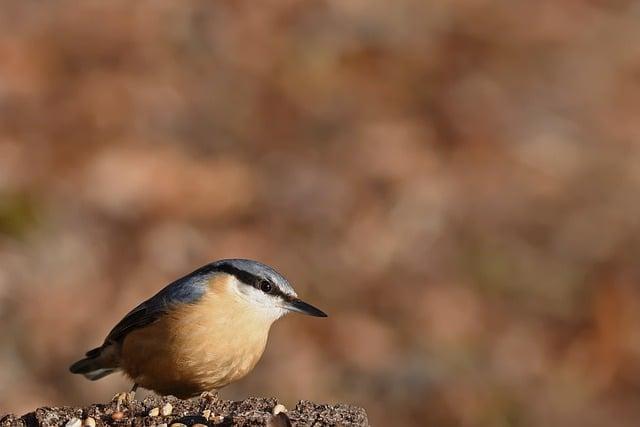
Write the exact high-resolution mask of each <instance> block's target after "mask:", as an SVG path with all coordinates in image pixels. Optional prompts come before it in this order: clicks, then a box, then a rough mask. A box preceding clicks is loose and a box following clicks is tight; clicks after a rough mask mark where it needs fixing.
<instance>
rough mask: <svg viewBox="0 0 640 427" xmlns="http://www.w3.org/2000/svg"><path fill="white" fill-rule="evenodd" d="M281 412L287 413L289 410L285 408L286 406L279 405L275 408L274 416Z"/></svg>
mask: <svg viewBox="0 0 640 427" xmlns="http://www.w3.org/2000/svg"><path fill="white" fill-rule="evenodd" d="M280 412H287V408H285V407H284V405H281V404H280V403H278V404H277V405H276V406H275V407H274V408H273V415H278V414H279V413H280Z"/></svg>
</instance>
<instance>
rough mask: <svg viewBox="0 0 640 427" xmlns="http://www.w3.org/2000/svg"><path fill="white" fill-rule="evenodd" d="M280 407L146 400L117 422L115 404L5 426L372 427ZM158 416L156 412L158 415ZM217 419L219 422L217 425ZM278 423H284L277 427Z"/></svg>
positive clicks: (314, 408)
mask: <svg viewBox="0 0 640 427" xmlns="http://www.w3.org/2000/svg"><path fill="white" fill-rule="evenodd" d="M167 404H170V405H171V407H172V411H171V414H170V415H166V416H162V415H161V416H155V417H150V416H149V415H148V414H149V412H150V411H151V410H152V409H154V408H162V407H166V405H167ZM277 405H278V402H277V400H276V399H273V398H270V399H267V398H255V397H252V398H248V399H246V400H243V401H229V400H222V399H210V398H198V399H191V400H180V399H176V398H173V397H164V398H159V397H148V398H146V399H145V400H143V401H139V400H136V401H134V402H132V403H131V405H129V406H126V405H125V406H122V407H121V408H120V412H121V413H122V416H120V414H118V416H116V417H114V416H113V414H114V413H117V412H118V411H117V410H116V409H117V408H116V402H110V403H107V404H94V405H91V406H89V407H86V408H71V407H60V408H48V407H44V408H38V409H36V410H35V411H33V412H30V413H28V414H25V415H23V416H21V417H17V416H15V415H12V414H9V415H5V416H2V417H0V427H5V426H6V427H8V426H25V427H27V426H28V427H31V426H37V425H40V426H43V427H50V426H60V425H65V424H67V423H68V422H69V421H71V420H74V419H77V420H81V419H86V418H88V417H91V418H92V419H94V420H95V421H96V423H97V425H118V426H121V425H132V426H150V425H154V424H155V425H160V424H165V425H172V424H175V423H180V424H184V425H186V426H193V425H194V424H204V425H213V424H219V425H223V426H267V425H288V424H287V422H290V423H291V425H293V426H368V425H369V422H368V420H367V414H366V412H365V410H364V409H362V408H358V407H355V406H350V405H344V404H339V405H325V404H318V403H313V402H309V401H304V400H303V401H300V402H299V403H298V404H297V405H296V406H295V408H293V409H289V410H288V411H287V412H286V413H285V412H281V413H280V414H279V416H280V418H278V419H277V420H275V419H274V415H273V412H274V408H275V407H276V406H277ZM154 412H155V411H154ZM213 420H215V421H216V422H215V423H214V422H213ZM277 423H279V424H277Z"/></svg>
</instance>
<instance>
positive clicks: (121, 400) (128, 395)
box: [112, 391, 136, 412]
mask: <svg viewBox="0 0 640 427" xmlns="http://www.w3.org/2000/svg"><path fill="white" fill-rule="evenodd" d="M135 398H136V392H135V391H129V392H126V391H125V392H122V393H118V394H116V395H115V396H113V399H112V401H115V402H116V411H117V412H120V410H121V406H122V405H123V404H124V405H126V406H128V407H130V406H131V404H132V403H133V401H134V400H135Z"/></svg>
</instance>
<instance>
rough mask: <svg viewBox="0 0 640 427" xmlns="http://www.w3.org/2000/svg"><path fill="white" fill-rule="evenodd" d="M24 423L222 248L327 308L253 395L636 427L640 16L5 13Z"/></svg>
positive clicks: (396, 10) (3, 221)
mask: <svg viewBox="0 0 640 427" xmlns="http://www.w3.org/2000/svg"><path fill="white" fill-rule="evenodd" d="M0 8H1V11H0V412H3V413H6V412H15V413H18V414H20V413H23V412H26V411H28V410H31V409H33V408H35V407H37V406H42V405H60V404H68V405H75V404H86V403H89V402H96V401H105V400H107V399H110V398H111V397H112V395H113V394H114V393H116V392H117V391H122V390H124V389H125V388H127V387H128V386H129V384H128V383H127V382H126V381H125V380H124V379H122V378H121V377H118V376H112V377H109V378H108V379H105V380H103V381H99V382H95V383H90V382H88V381H86V380H84V379H82V378H80V377H77V376H72V375H70V374H69V373H68V372H67V366H68V365H69V364H70V363H71V362H73V361H74V360H75V359H77V358H78V357H79V356H80V355H82V353H83V352H84V351H85V350H87V349H89V348H92V347H94V346H96V345H97V344H99V343H100V342H101V340H102V339H103V337H104V336H105V334H106V333H107V332H108V330H109V329H110V328H111V326H112V325H113V324H114V323H115V322H116V321H117V320H119V319H120V318H121V317H122V316H123V314H125V313H126V312H127V311H128V310H129V309H130V308H132V307H133V306H134V305H136V304H137V303H138V302H139V301H140V300H142V299H144V298H146V297H148V296H149V295H151V294H152V293H154V292H155V291H156V290H157V289H159V288H160V287H162V286H164V285H165V284H166V283H168V282H170V281H171V280H173V279H175V278H177V277H179V276H181V275H183V274H185V273H187V272H189V271H191V270H193V269H195V268H196V267H198V266H200V265H201V264H204V263H206V262H208V261H211V260H214V259H218V258H223V257H249V258H256V259H259V260H262V261H264V262H267V263H269V264H272V265H274V266H276V267H277V268H278V269H279V270H281V271H282V272H284V273H285V275H286V276H287V277H288V278H289V279H290V280H291V281H292V282H293V283H294V284H295V285H296V287H297V289H298V291H299V293H300V294H301V295H304V297H305V298H307V299H308V300H309V301H311V302H313V303H314V304H316V305H318V306H319V307H321V308H322V309H324V310H326V311H327V312H328V313H330V317H329V318H328V319H324V320H318V319H312V318H304V317H301V316H289V317H287V318H286V319H284V320H281V321H279V322H278V324H276V326H275V328H274V329H273V330H272V334H271V339H270V343H269V346H268V348H267V351H266V353H265V356H264V358H263V360H262V361H261V362H260V364H259V365H258V367H257V368H256V370H255V371H254V372H253V373H252V374H251V375H250V376H248V377H247V378H246V379H244V380H243V381H241V382H239V383H237V384H235V385H233V386H230V387H229V388H227V389H224V390H223V391H222V396H223V397H227V398H243V397H246V396H249V395H267V396H270V395H272V396H277V397H278V398H280V399H281V400H282V401H283V402H284V403H285V404H287V405H288V406H293V405H294V404H295V402H296V401H297V400H298V399H303V398H304V399H314V400H318V401H326V402H350V403H354V404H357V405H362V406H364V407H365V408H366V409H367V410H368V413H369V416H370V418H371V421H372V422H373V423H374V425H398V426H400V425H407V426H415V425H437V426H604V425H612V426H613V425H615V426H637V425H639V424H640V287H639V283H640V263H639V262H638V254H640V198H639V197H638V195H639V190H640V145H639V140H640V120H639V117H640V26H639V25H638V22H640V4H639V3H638V2H634V1H623V0H621V1H599V0H591V1H588V0H584V1H555V0H542V1H524V2H514V1H509V0H503V1H498V0H496V1H487V0H468V1H460V0H458V1H454V0H450V1H432V2H428V1H425V0H394V1H392V2H390V1H384V0H320V1H302V0H298V1H293V0H280V1H273V0H262V1H259V2H258V1H249V0H239V1H233V2H224V1H219V2H175V1H168V0H162V1H140V2H130V1H124V0H123V1H120V0H119V1H115V0H114V1H109V2H104V1H84V2H72V1H53V2H36V1H24V0H5V1H2V2H1V3H0Z"/></svg>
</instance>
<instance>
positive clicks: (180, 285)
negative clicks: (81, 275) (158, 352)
mask: <svg viewBox="0 0 640 427" xmlns="http://www.w3.org/2000/svg"><path fill="white" fill-rule="evenodd" d="M202 270H203V269H202V268H201V269H199V270H196V271H194V272H193V273H190V274H188V275H187V276H185V277H182V278H180V279H178V280H176V281H175V282H172V283H170V284H169V285H167V286H166V287H165V288H164V289H162V290H161V291H160V292H158V293H157V294H155V295H154V296H152V297H151V298H149V299H148V300H146V301H144V302H143V303H141V304H140V305H138V306H137V307H136V308H134V309H133V310H131V311H130V312H129V313H128V314H127V315H126V316H124V318H123V319H122V320H121V321H120V322H118V324H116V326H115V327H114V328H113V329H112V330H111V332H109V335H107V338H106V339H105V345H106V344H108V343H113V342H118V341H121V340H123V339H124V337H126V336H127V334H128V333H129V332H131V331H133V330H134V329H138V328H142V327H144V326H147V325H150V324H151V323H153V322H155V321H157V320H158V319H160V318H161V317H162V316H163V315H164V314H166V313H167V312H169V311H170V310H171V309H172V307H174V306H176V305H179V304H193V303H195V302H197V301H198V300H199V299H200V298H201V297H202V295H204V293H205V292H206V289H207V286H208V282H209V278H210V275H208V274H206V272H203V271H202Z"/></svg>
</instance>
